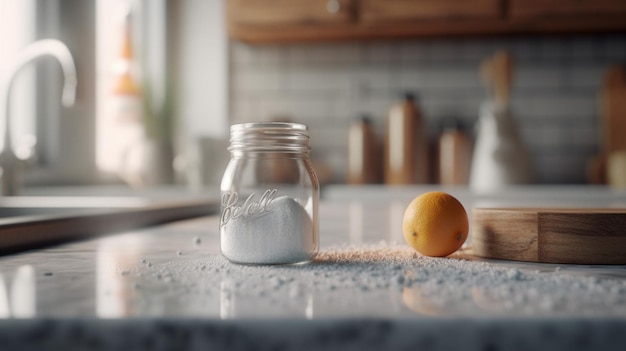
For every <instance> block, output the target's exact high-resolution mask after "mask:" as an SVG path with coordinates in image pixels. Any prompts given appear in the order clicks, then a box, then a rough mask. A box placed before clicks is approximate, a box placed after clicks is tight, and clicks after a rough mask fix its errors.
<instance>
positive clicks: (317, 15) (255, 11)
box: [226, 0, 353, 27]
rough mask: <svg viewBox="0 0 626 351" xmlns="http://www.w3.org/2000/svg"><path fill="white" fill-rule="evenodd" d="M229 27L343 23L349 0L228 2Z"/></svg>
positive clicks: (349, 8)
mask: <svg viewBox="0 0 626 351" xmlns="http://www.w3.org/2000/svg"><path fill="white" fill-rule="evenodd" d="M226 3H227V14H228V22H229V25H230V26H235V27H236V26H243V27H275V26H307V25H316V24H324V25H328V24H343V23H347V22H349V21H350V20H351V19H352V9H353V4H352V0H227V1H226Z"/></svg>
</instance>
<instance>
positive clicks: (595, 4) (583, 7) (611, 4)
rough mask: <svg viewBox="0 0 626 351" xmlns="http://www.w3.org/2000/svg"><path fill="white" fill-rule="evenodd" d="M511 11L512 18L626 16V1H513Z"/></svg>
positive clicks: (625, 19)
mask: <svg viewBox="0 0 626 351" xmlns="http://www.w3.org/2000/svg"><path fill="white" fill-rule="evenodd" d="M509 11H510V16H511V17H512V18H541V17H544V18H545V17H574V16H590V15H591V16H593V15H616V14H620V13H621V14H626V0H511V3H510V6H509ZM624 21H625V22H626V18H624Z"/></svg>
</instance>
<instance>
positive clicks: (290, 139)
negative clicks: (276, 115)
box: [220, 123, 319, 264]
mask: <svg viewBox="0 0 626 351" xmlns="http://www.w3.org/2000/svg"><path fill="white" fill-rule="evenodd" d="M228 150H229V151H230V153H231V159H230V162H229V163H228V166H227V167H226V171H225V172H224V176H223V178H222V184H221V216H220V245H221V250H222V254H223V255H224V257H226V258H227V259H228V260H229V261H231V262H235V263H242V264H292V263H301V262H307V261H310V260H311V259H312V258H313V257H314V256H315V254H316V253H317V248H318V200H319V183H318V180H317V176H316V175H315V171H314V170H313V167H312V165H311V162H310V160H309V152H310V150H311V148H310V147H309V134H308V129H307V127H306V126H305V125H302V124H295V123H247V124H236V125H233V126H231V128H230V146H229V148H228Z"/></svg>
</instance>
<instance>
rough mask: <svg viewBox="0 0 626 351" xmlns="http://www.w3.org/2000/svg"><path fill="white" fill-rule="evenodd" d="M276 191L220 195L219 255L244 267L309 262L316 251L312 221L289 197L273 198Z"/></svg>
mask: <svg viewBox="0 0 626 351" xmlns="http://www.w3.org/2000/svg"><path fill="white" fill-rule="evenodd" d="M277 193H278V190H277V189H268V190H266V191H265V192H263V193H262V194H260V195H259V194H256V193H252V194H249V195H247V197H246V198H245V200H244V201H243V202H241V201H240V196H239V194H238V193H237V192H225V193H224V194H223V195H222V213H221V217H220V234H221V249H222V254H223V255H224V256H225V257H226V258H227V259H228V260H230V261H232V262H235V263H244V264H285V263H298V262H305V261H309V260H310V259H311V258H312V253H313V252H315V250H316V242H317V240H316V238H315V235H314V228H313V222H312V220H311V218H310V217H309V214H308V213H307V211H306V210H305V209H304V208H303V207H302V206H301V205H300V204H299V203H298V202H297V201H296V200H294V199H293V198H291V197H288V196H280V197H276V196H277Z"/></svg>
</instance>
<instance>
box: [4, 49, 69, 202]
mask: <svg viewBox="0 0 626 351" xmlns="http://www.w3.org/2000/svg"><path fill="white" fill-rule="evenodd" d="M45 56H52V57H54V58H56V59H57V60H58V61H59V63H60V64H61V70H62V71H63V77H64V84H63V93H62V95H61V102H62V103H63V105H64V106H67V107H69V106H72V105H74V100H75V98H76V84H77V80H76V66H75V65H74V59H73V58H72V54H71V53H70V50H69V49H68V48H67V46H66V45H65V44H63V43H62V42H60V41H58V40H56V39H44V40H39V41H36V42H34V43H32V44H30V45H28V46H27V47H26V48H24V49H23V50H22V51H20V52H19V53H18V57H17V59H16V60H15V61H14V62H13V63H12V64H11V66H9V69H8V71H6V73H5V76H4V77H2V80H1V81H0V113H3V114H4V116H0V123H4V126H5V129H4V142H3V147H2V151H0V171H1V177H2V188H1V190H2V195H16V194H17V192H18V190H19V188H20V186H21V183H22V179H21V177H22V168H23V166H24V161H25V160H23V159H21V158H20V157H18V156H17V155H16V154H15V151H14V150H13V145H12V141H11V135H12V133H11V117H10V116H9V96H10V94H11V86H12V84H13V81H14V80H15V77H16V76H17V73H18V72H19V71H20V70H21V69H22V68H23V67H24V66H26V65H27V64H28V63H29V62H31V61H34V60H36V59H38V58H40V57H45ZM2 117H3V118H2Z"/></svg>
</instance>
